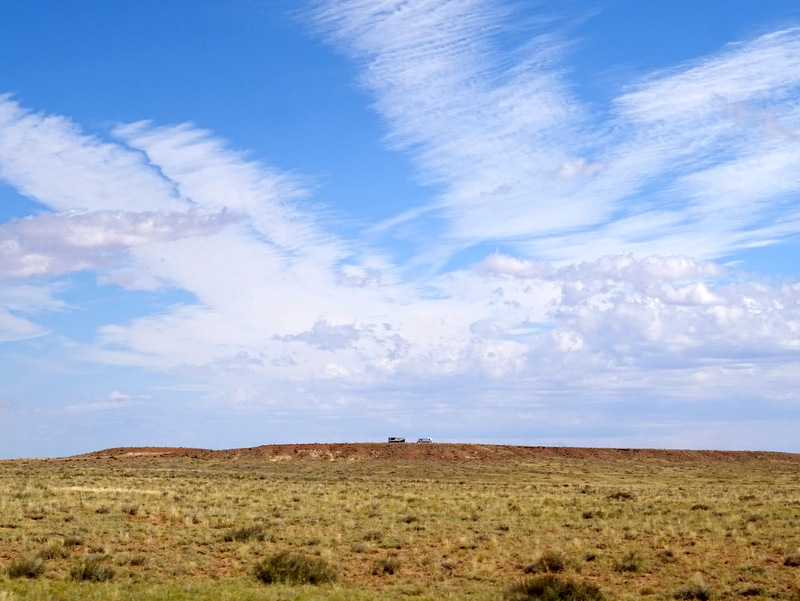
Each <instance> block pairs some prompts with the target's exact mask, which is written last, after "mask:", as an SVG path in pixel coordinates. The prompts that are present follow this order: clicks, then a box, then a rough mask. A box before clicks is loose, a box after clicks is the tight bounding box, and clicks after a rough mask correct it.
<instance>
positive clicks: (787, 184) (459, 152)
mask: <svg viewBox="0 0 800 601" xmlns="http://www.w3.org/2000/svg"><path fill="white" fill-rule="evenodd" d="M513 10H514V9H513V8H509V7H508V6H506V5H504V4H503V3H497V2H480V1H472V2H458V3H457V2H448V1H446V0H430V1H426V2H415V3H405V2H386V3H383V4H380V5H375V4H374V3H372V2H363V1H358V0H354V1H349V2H339V1H337V2H327V3H324V4H323V7H322V8H321V9H320V10H319V12H318V13H317V19H318V24H319V27H320V28H321V29H322V30H323V31H324V32H325V34H326V35H327V36H328V37H329V38H330V39H331V40H332V41H333V42H334V43H335V44H336V45H337V46H338V47H339V48H341V49H343V50H344V51H345V52H347V53H349V54H350V55H352V56H354V57H355V58H356V59H357V60H358V61H359V62H360V63H361V64H362V65H363V81H364V83H365V85H366V86H367V87H368V88H369V89H370V90H371V91H372V92H373V93H374V94H375V98H376V105H375V106H376V108H377V110H378V111H379V112H380V113H381V115H382V116H383V117H384V118H385V119H386V121H387V123H388V125H389V126H390V128H391V129H390V132H391V133H390V136H389V139H390V141H391V143H392V144H394V145H396V146H398V147H400V148H403V149H405V150H407V151H408V152H409V153H410V154H411V155H412V157H414V158H415V159H416V161H417V163H418V165H419V166H420V169H421V171H422V172H423V173H424V174H426V175H427V176H428V177H429V178H431V179H432V180H434V181H436V182H438V183H440V184H442V185H443V186H444V189H445V190H444V192H443V193H442V194H441V196H440V197H439V198H438V199H437V200H436V201H435V203H434V204H433V205H432V207H433V208H434V209H436V211H437V213H438V214H439V215H440V216H441V217H444V219H445V231H444V235H443V236H441V237H440V238H441V240H440V241H439V245H440V246H441V247H442V248H441V250H439V251H433V250H430V251H429V253H428V255H429V256H431V257H433V256H436V257H439V258H438V259H437V260H438V262H439V263H445V262H446V261H447V259H446V258H442V254H443V253H448V252H449V253H452V252H455V251H456V250H459V249H461V248H463V246H464V245H465V244H466V245H469V244H474V243H478V242H485V241H493V242H505V243H506V244H510V245H513V246H512V247H513V248H516V249H517V250H518V251H519V252H522V253H524V254H527V255H529V256H534V257H537V258H539V259H541V260H549V261H558V262H564V263H569V262H574V261H580V260H588V259H593V258H595V257H597V256H598V255H604V254H607V255H614V254H625V253H633V254H634V255H636V256H638V257H644V256H648V255H651V254H656V255H662V256H663V255H671V254H678V253H686V252H687V251H688V252H690V253H691V254H692V255H693V256H695V257H698V258H704V259H710V258H719V257H722V256H725V255H727V254H729V253H731V252H732V251H734V250H736V249H739V248H742V247H744V246H754V245H758V244H763V243H773V242H775V241H776V240H779V239H781V238H783V237H786V236H790V235H793V234H794V232H796V231H797V226H798V221H799V219H798V217H800V216H798V211H797V210H796V209H795V208H793V206H794V202H793V200H792V199H793V198H794V197H795V196H796V194H797V193H798V192H799V191H800V184H798V183H797V178H795V177H793V174H794V173H795V172H796V171H797V169H798V167H800V165H799V164H798V163H799V162H800V145H799V144H798V138H797V136H795V135H794V134H793V133H792V132H796V131H797V130H798V127H800V110H799V109H798V107H797V105H796V103H794V102H793V101H792V98H794V97H795V96H796V95H797V93H798V92H800V59H798V56H800V53H799V52H798V48H799V47H800V30H798V29H789V30H784V31H779V32H775V33H772V34H768V35H764V36H761V37H759V38H757V39H755V40H752V41H749V42H744V43H739V44H732V45H731V46H729V47H727V48H724V49H722V50H721V51H720V52H719V53H718V54H716V55H714V56H710V57H707V58H703V59H700V60H697V61H695V62H692V63H688V64H684V65H679V66H677V67H675V68H674V69H672V70H670V71H669V72H663V73H656V74H653V75H651V76H649V77H647V78H645V79H644V80H643V81H641V82H639V83H636V84H634V85H632V86H630V87H629V88H628V89H627V90H625V91H624V92H623V93H622V94H620V95H619V96H618V98H617V99H616V101H615V103H614V107H613V108H612V110H611V112H610V114H611V116H610V117H603V118H604V119H606V121H605V123H603V122H601V121H600V120H599V119H595V121H594V122H592V121H591V119H592V118H593V115H592V114H591V111H589V110H588V107H584V106H582V105H581V104H580V102H579V101H578V100H577V99H576V97H575V95H574V93H573V92H572V90H571V89H570V87H569V83H568V80H567V79H566V76H565V67H564V65H566V61H567V54H566V52H565V49H566V48H568V46H569V44H568V43H567V42H566V41H565V40H564V38H559V37H558V36H557V35H553V33H552V32H543V33H540V34H538V35H535V32H534V35H533V36H529V42H528V43H527V44H526V45H525V46H524V47H521V48H519V49H517V50H516V51H514V52H509V50H508V49H507V48H505V49H503V50H502V51H501V50H500V49H499V47H498V45H497V44H496V38H495V34H497V33H498V32H499V31H508V30H512V29H513V28H514V24H513V23H514V16H513ZM542 10H546V8H543V9H542ZM528 26H529V27H530V23H528ZM526 33H530V31H528V32H526ZM753 115H763V117H754V116H753ZM429 217H430V213H429V212H427V211H424V210H420V209H417V210H416V211H415V212H413V213H408V214H405V215H404V216H403V218H402V219H401V220H399V221H398V220H394V221H393V220H387V222H386V224H385V225H386V226H390V225H391V224H392V223H402V224H403V227H404V228H408V227H409V223H408V222H409V221H410V220H411V221H413V219H414V218H418V219H428V218H429Z"/></svg>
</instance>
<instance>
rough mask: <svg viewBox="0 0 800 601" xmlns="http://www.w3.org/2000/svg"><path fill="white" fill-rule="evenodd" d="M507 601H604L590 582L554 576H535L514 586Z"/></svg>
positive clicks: (507, 596) (507, 594) (506, 596)
mask: <svg viewBox="0 0 800 601" xmlns="http://www.w3.org/2000/svg"><path fill="white" fill-rule="evenodd" d="M505 598H506V600H507V601H603V600H604V599H605V597H604V596H603V593H602V592H601V591H600V589H599V588H598V587H597V586H596V585H594V584H591V583H589V582H579V581H576V580H565V579H561V578H559V577H558V576H556V575H554V574H544V575H542V576H535V577H533V578H530V579H528V580H525V581H523V582H520V583H519V584H516V585H514V586H512V587H511V588H510V589H508V591H507V592H506V595H505Z"/></svg>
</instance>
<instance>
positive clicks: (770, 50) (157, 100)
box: [0, 0, 800, 457]
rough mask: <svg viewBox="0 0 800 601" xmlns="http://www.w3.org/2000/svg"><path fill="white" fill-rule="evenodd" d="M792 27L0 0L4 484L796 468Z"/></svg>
mask: <svg viewBox="0 0 800 601" xmlns="http://www.w3.org/2000/svg"><path fill="white" fill-rule="evenodd" d="M799 28H800V7H798V6H797V3H796V2H794V1H780V0H775V1H771V2H768V3H766V2H753V1H747V2H745V1H731V2H724V3H723V2H706V3H698V2H689V1H682V0H681V1H672V2H646V3H645V2H634V1H622V0H618V1H613V0H608V1H606V2H602V1H588V0H570V1H568V2H549V1H544V2H535V3H534V2H530V3H527V2H510V1H508V2H507V1H503V0H458V1H451V0H404V1H401V0H385V1H378V0H336V1H330V2H328V1H324V0H320V1H314V2H295V1H291V2H289V1H288V0H268V1H267V0H264V1H262V2H258V1H256V0H232V1H231V2H226V3H222V4H221V3H219V2H212V1H210V0H208V1H207V0H196V1H193V2H186V1H184V0H167V1H162V0H159V1H155V0H143V1H142V2H138V3H132V4H131V3H122V2H113V3H109V2H101V1H100V0H87V1H86V2H81V3H79V5H76V4H75V3H63V2H56V1H54V0H26V1H25V2H23V1H21V0H9V1H8V2H7V3H6V4H5V5H4V18H3V20H2V22H1V23H0V57H2V59H0V95H1V96H0V457H28V456H59V455H67V454H73V453H79V452H85V451H90V450H95V449H99V448H105V447H111V446H125V445H175V446H200V447H210V448H230V447H243V446H251V445H258V444H268V443H279V442H338V441H370V440H383V439H385V438H386V437H387V436H393V435H404V436H407V437H409V438H412V439H413V438H414V437H416V436H431V437H433V438H434V439H435V440H440V441H454V442H455V441H466V442H486V443H500V444H542V445H580V446H614V447H621V446H624V447H670V448H718V449H763V450H788V451H795V452H800V445H799V444H798V442H797V437H796V432H797V431H800V395H799V394H798V392H797V390H798V389H799V388H800V366H799V364H798V360H799V359H800V304H799V303H800V267H798V264H799V263H800V261H798V259H800V236H798V232H799V231H800V228H799V227H798V226H800V179H798V177H797V173H798V172H800V102H798V99H799V98H800V29H799Z"/></svg>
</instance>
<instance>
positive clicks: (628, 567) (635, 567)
mask: <svg viewBox="0 0 800 601" xmlns="http://www.w3.org/2000/svg"><path fill="white" fill-rule="evenodd" d="M641 563H642V562H641V559H639V555H638V554H637V553H636V552H635V551H630V552H629V553H627V554H626V555H625V557H623V558H622V559H621V560H620V561H615V562H614V571H615V572H638V571H639V568H640V567H641Z"/></svg>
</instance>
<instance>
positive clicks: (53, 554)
mask: <svg viewBox="0 0 800 601" xmlns="http://www.w3.org/2000/svg"><path fill="white" fill-rule="evenodd" d="M36 557H39V558H41V559H64V558H65V557H69V551H67V549H65V548H64V547H62V546H61V545H50V546H47V547H45V548H44V549H40V550H39V552H38V553H36Z"/></svg>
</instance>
